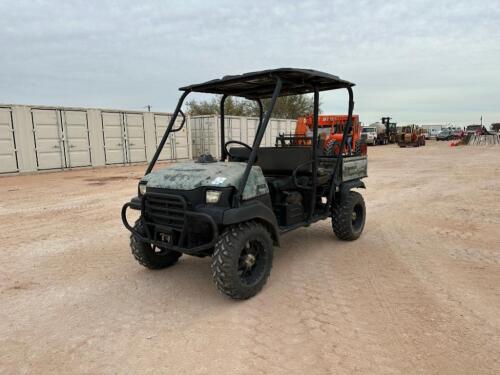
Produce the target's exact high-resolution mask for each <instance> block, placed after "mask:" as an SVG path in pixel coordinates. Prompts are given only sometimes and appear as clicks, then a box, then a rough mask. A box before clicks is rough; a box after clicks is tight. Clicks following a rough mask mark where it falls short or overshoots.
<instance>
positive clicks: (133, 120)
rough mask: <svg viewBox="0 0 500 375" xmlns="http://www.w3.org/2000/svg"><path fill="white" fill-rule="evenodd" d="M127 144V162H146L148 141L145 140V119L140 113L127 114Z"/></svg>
mask: <svg viewBox="0 0 500 375" xmlns="http://www.w3.org/2000/svg"><path fill="white" fill-rule="evenodd" d="M123 118H124V120H125V144H126V146H127V147H126V148H127V161H128V162H129V163H138V162H144V161H146V141H145V139H144V117H143V116H142V114H139V113H125V114H124V115H123Z"/></svg>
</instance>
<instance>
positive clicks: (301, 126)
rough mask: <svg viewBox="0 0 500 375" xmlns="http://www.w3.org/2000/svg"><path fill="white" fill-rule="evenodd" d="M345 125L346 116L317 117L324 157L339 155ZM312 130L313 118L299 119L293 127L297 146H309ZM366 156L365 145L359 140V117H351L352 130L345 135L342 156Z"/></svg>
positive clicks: (362, 140) (363, 141)
mask: <svg viewBox="0 0 500 375" xmlns="http://www.w3.org/2000/svg"><path fill="white" fill-rule="evenodd" d="M346 124H347V116H346V115H320V116H318V135H319V137H320V142H321V147H322V148H323V151H324V152H325V154H326V155H339V153H340V145H341V143H342V138H343V132H344V127H345V126H346ZM312 128H313V116H312V115H309V116H307V117H299V118H298V119H297V125H296V127H295V137H296V142H297V144H310V142H311V140H310V139H311V135H312ZM351 153H352V154H354V155H366V143H365V140H364V139H361V125H360V123H359V115H353V116H352V128H351V130H350V132H349V133H348V134H347V142H346V143H345V148H344V150H343V154H351Z"/></svg>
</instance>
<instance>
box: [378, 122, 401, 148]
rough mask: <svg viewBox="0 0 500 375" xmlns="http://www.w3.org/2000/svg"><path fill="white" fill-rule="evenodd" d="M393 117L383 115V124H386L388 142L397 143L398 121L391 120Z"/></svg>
mask: <svg viewBox="0 0 500 375" xmlns="http://www.w3.org/2000/svg"><path fill="white" fill-rule="evenodd" d="M391 118H392V117H382V119H381V121H382V124H384V125H385V136H386V138H387V142H389V143H396V138H397V134H398V131H397V123H396V122H390V121H391Z"/></svg>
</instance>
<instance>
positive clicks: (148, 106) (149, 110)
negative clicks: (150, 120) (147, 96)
mask: <svg viewBox="0 0 500 375" xmlns="http://www.w3.org/2000/svg"><path fill="white" fill-rule="evenodd" d="M144 108H147V109H148V112H151V105H149V104H148V105H146V106H145V107H144Z"/></svg>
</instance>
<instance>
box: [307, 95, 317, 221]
mask: <svg viewBox="0 0 500 375" xmlns="http://www.w3.org/2000/svg"><path fill="white" fill-rule="evenodd" d="M318 116H319V89H318V87H317V86H314V104H313V138H312V154H313V155H312V157H313V160H312V194H311V205H310V207H309V215H308V221H311V219H312V217H313V214H314V207H315V206H316V187H317V184H318V181H317V175H318Z"/></svg>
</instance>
